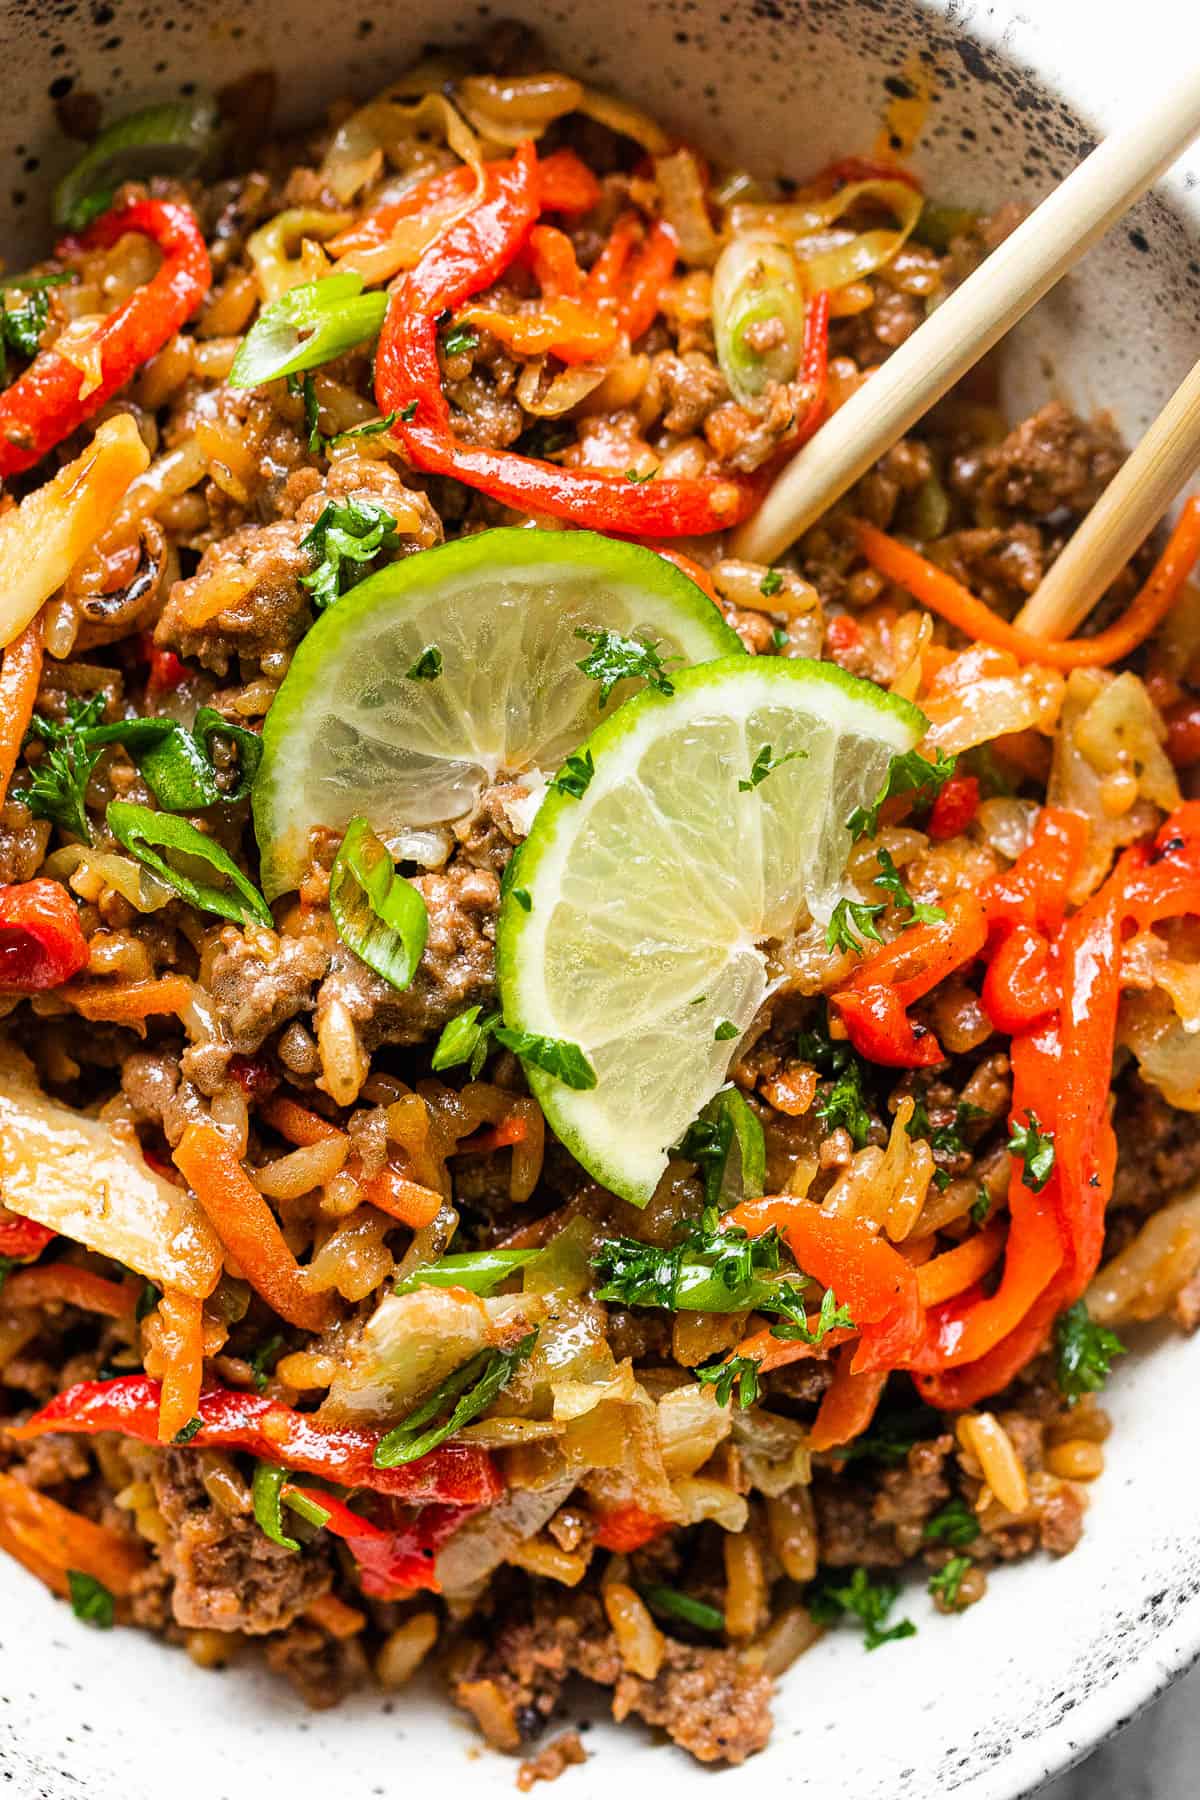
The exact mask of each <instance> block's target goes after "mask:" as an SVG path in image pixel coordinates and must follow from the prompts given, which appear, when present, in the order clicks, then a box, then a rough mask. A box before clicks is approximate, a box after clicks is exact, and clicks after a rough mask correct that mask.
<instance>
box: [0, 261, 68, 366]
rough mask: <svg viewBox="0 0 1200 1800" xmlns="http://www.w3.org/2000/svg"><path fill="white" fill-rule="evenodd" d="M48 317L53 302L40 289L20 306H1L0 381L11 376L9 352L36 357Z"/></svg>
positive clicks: (28, 295)
mask: <svg viewBox="0 0 1200 1800" xmlns="http://www.w3.org/2000/svg"><path fill="white" fill-rule="evenodd" d="M62 279H63V280H64V281H65V280H66V279H68V278H67V277H66V276H63V278H62ZM49 316H50V302H49V300H48V298H47V296H46V294H45V293H44V292H43V291H42V289H41V288H34V289H32V290H31V291H30V292H29V293H28V294H27V295H26V298H25V299H24V300H22V302H21V304H20V305H19V306H8V307H6V306H4V305H3V304H2V303H0V381H4V380H6V379H7V376H8V352H9V351H10V350H16V351H17V352H18V353H19V354H20V355H21V356H36V355H37V353H38V351H39V349H40V348H41V343H42V333H43V331H45V329H46V321H47V319H48V318H49Z"/></svg>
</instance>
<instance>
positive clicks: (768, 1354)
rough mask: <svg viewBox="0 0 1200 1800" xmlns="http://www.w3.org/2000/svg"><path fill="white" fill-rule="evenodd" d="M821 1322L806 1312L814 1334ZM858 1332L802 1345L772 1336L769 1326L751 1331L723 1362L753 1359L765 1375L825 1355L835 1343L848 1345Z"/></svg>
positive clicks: (829, 1334) (832, 1333) (828, 1335)
mask: <svg viewBox="0 0 1200 1800" xmlns="http://www.w3.org/2000/svg"><path fill="white" fill-rule="evenodd" d="M819 1323H820V1320H819V1319H818V1317H817V1314H816V1313H809V1315H808V1328H809V1330H810V1331H811V1332H813V1333H815V1332H816V1329H817V1326H818V1325H819ZM857 1336H858V1332H857V1330H854V1331H851V1330H849V1329H847V1330H845V1331H843V1330H841V1329H840V1328H839V1329H838V1330H836V1331H827V1332H826V1333H825V1335H824V1337H823V1338H822V1339H821V1341H820V1343H819V1344H805V1343H803V1342H802V1341H801V1340H800V1339H798V1338H797V1339H792V1340H789V1339H787V1338H777V1337H772V1336H771V1328H770V1326H764V1328H763V1330H762V1331H752V1332H751V1334H750V1336H749V1337H746V1338H743V1339H742V1341H741V1343H740V1344H739V1345H738V1346H737V1348H736V1349H735V1350H731V1351H730V1353H729V1355H728V1356H727V1357H726V1358H725V1360H726V1362H729V1361H731V1360H732V1358H733V1357H735V1356H752V1357H753V1358H754V1360H755V1362H756V1363H757V1364H758V1367H759V1371H760V1373H761V1374H763V1375H766V1374H768V1373H769V1372H770V1371H771V1370H772V1369H782V1368H785V1367H786V1366H787V1364H788V1363H794V1362H803V1361H804V1360H805V1358H806V1357H809V1356H824V1355H825V1354H826V1352H827V1351H829V1350H832V1349H834V1348H835V1347H836V1346H837V1345H838V1344H846V1343H849V1341H850V1339H851V1338H854V1337H857Z"/></svg>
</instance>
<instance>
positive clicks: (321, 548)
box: [300, 500, 400, 609]
mask: <svg viewBox="0 0 1200 1800" xmlns="http://www.w3.org/2000/svg"><path fill="white" fill-rule="evenodd" d="M399 544H400V539H399V538H398V537H397V535H396V521H395V519H394V518H393V517H392V515H391V513H390V512H388V510H387V508H386V507H384V506H383V505H381V503H380V502H379V501H378V500H348V501H345V502H344V503H343V502H334V501H331V502H330V504H329V505H328V506H327V507H326V508H325V509H324V511H323V512H322V514H321V516H320V518H319V519H318V520H317V522H316V524H315V525H314V526H313V528H312V530H311V531H309V532H308V533H307V535H306V536H304V537H302V538H301V540H300V548H301V549H302V550H309V551H311V553H312V559H313V567H312V571H311V573H310V574H308V575H302V576H301V577H300V581H301V585H302V586H304V587H306V588H307V589H308V590H309V592H310V593H311V595H312V597H313V605H314V606H316V607H317V608H318V609H323V608H325V607H327V606H332V605H333V604H334V602H335V601H336V600H339V599H340V598H341V596H342V595H343V594H344V593H346V591H347V590H348V589H349V588H351V587H353V586H354V583H355V582H356V581H359V580H361V579H362V576H363V575H364V574H365V573H366V571H365V568H364V566H363V565H364V564H366V563H369V562H371V561H372V560H373V559H374V558H375V557H376V556H378V555H379V554H380V553H381V552H382V551H384V550H395V549H398V548H399Z"/></svg>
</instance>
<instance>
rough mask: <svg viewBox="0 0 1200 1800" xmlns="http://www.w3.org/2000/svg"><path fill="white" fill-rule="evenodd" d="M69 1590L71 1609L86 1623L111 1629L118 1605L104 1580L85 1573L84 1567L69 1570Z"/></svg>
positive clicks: (100, 1628) (105, 1629) (98, 1627)
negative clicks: (98, 1579) (116, 1605)
mask: <svg viewBox="0 0 1200 1800" xmlns="http://www.w3.org/2000/svg"><path fill="white" fill-rule="evenodd" d="M67 1592H68V1594H69V1596H70V1600H71V1611H72V1612H73V1613H74V1614H75V1617H76V1618H77V1619H80V1620H82V1622H83V1623H84V1624H85V1625H94V1626H95V1627H96V1629H97V1631H111V1630H112V1626H113V1619H114V1618H115V1616H116V1607H115V1604H114V1602H113V1597H112V1594H111V1593H110V1592H109V1590H108V1589H107V1588H106V1587H105V1585H104V1583H103V1582H102V1581H97V1580H96V1577H95V1576H94V1575H85V1574H84V1572H83V1570H82V1569H68V1570H67Z"/></svg>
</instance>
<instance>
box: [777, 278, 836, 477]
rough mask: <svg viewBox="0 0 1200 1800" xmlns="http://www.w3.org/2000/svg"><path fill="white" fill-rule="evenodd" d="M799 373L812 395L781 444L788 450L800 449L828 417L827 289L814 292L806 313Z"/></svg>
mask: <svg viewBox="0 0 1200 1800" xmlns="http://www.w3.org/2000/svg"><path fill="white" fill-rule="evenodd" d="M800 374H801V377H802V379H803V381H804V383H805V385H806V386H807V387H808V388H809V390H810V392H811V394H812V398H811V400H810V401H809V403H808V406H807V409H806V410H805V412H804V414H803V416H802V417H801V418H800V419H799V420H798V421H797V423H796V427H795V429H794V430H793V432H792V433H791V435H790V436H789V437H788V438H787V440H786V442H785V444H784V445H783V446H782V447H783V448H784V449H786V450H788V451H792V450H798V449H799V448H800V445H801V444H806V443H807V442H808V440H809V438H810V437H811V436H812V434H813V432H814V431H815V430H816V429H817V426H818V425H819V424H820V423H821V421H822V420H823V419H824V417H825V402H826V399H827V397H828V392H829V295H828V293H827V292H826V291H825V289H824V288H819V289H818V290H817V292H816V293H815V294H813V295H812V297H811V299H810V300H809V302H808V310H807V311H806V312H805V315H804V348H803V351H802V352H801V356H800Z"/></svg>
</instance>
